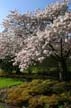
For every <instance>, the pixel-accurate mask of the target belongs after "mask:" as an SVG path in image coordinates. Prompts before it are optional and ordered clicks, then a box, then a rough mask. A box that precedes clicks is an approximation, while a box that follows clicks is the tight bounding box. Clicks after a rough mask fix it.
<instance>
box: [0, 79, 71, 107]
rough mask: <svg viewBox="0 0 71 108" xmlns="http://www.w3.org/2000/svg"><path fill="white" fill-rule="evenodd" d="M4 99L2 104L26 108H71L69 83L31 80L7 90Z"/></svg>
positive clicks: (70, 84)
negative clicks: (24, 107)
mask: <svg viewBox="0 0 71 108" xmlns="http://www.w3.org/2000/svg"><path fill="white" fill-rule="evenodd" d="M0 96H2V94H0ZM4 97H5V96H4V94H3V98H2V101H3V102H6V103H9V104H14V105H21V106H22V105H23V106H26V107H27V108H71V81H70V82H58V81H54V80H33V81H31V82H25V83H24V84H21V85H17V86H16V87H15V88H9V89H8V90H7V91H6V97H5V98H4Z"/></svg>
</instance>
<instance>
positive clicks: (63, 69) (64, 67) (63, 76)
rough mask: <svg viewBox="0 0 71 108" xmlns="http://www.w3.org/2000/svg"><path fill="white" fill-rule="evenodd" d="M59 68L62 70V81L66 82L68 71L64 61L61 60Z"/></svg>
mask: <svg viewBox="0 0 71 108" xmlns="http://www.w3.org/2000/svg"><path fill="white" fill-rule="evenodd" d="M61 68H62V75H61V76H62V79H63V80H64V81H67V80H68V70H67V63H66V60H64V59H62V60H61Z"/></svg>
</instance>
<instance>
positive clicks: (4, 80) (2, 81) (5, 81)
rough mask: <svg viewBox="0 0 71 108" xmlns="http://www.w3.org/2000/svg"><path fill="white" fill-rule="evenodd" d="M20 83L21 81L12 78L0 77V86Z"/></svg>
mask: <svg viewBox="0 0 71 108" xmlns="http://www.w3.org/2000/svg"><path fill="white" fill-rule="evenodd" d="M21 83H23V82H22V81H20V80H16V79H12V78H0V88H5V87H10V86H13V85H18V84H21Z"/></svg>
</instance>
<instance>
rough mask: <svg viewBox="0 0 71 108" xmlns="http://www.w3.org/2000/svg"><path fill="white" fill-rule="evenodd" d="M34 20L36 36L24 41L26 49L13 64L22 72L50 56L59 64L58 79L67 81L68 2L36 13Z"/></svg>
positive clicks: (70, 21)
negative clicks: (17, 64)
mask: <svg viewBox="0 0 71 108" xmlns="http://www.w3.org/2000/svg"><path fill="white" fill-rule="evenodd" d="M35 18H37V19H38V22H40V23H39V25H40V26H39V27H38V30H37V32H36V35H34V34H32V36H31V37H30V36H29V37H28V38H27V40H25V43H27V44H26V47H25V46H24V47H23V49H22V50H21V51H20V52H19V53H17V55H16V58H15V63H14V64H16V63H19V68H21V71H23V69H26V68H28V67H29V66H30V65H32V64H33V63H34V65H35V63H36V62H37V61H39V62H43V60H44V59H46V58H47V57H48V56H50V55H51V56H52V57H53V58H54V59H55V60H57V62H58V64H59V68H60V72H59V76H60V79H61V80H62V79H63V80H67V75H68V73H67V71H68V70H67V60H68V58H70V56H71V12H70V11H68V2H67V1H64V2H61V3H55V4H52V5H50V6H48V8H46V9H45V10H44V11H41V12H40V11H39V12H37V13H36V14H35ZM37 25H38V24H37Z"/></svg>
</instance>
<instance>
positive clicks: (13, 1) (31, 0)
mask: <svg viewBox="0 0 71 108" xmlns="http://www.w3.org/2000/svg"><path fill="white" fill-rule="evenodd" d="M56 1H60V0H0V24H2V21H3V19H5V18H6V16H7V15H8V14H9V11H11V10H15V9H16V10H18V11H20V12H21V13H25V12H27V11H34V10H35V9H37V8H40V9H44V8H45V7H46V6H47V5H48V4H50V3H53V2H56ZM1 27H2V26H1V25H0V31H2V30H3V29H2V28H1Z"/></svg>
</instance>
